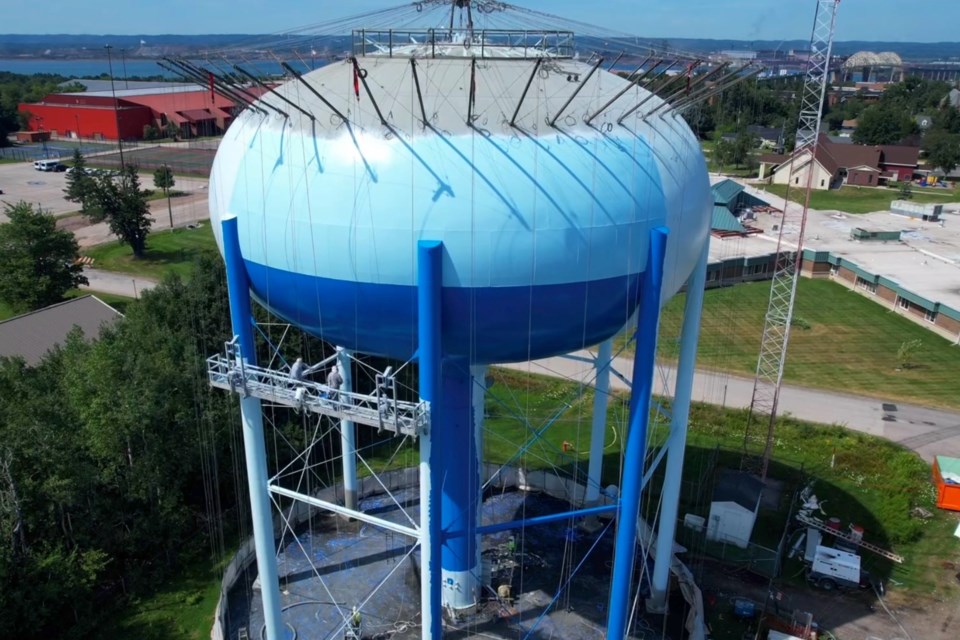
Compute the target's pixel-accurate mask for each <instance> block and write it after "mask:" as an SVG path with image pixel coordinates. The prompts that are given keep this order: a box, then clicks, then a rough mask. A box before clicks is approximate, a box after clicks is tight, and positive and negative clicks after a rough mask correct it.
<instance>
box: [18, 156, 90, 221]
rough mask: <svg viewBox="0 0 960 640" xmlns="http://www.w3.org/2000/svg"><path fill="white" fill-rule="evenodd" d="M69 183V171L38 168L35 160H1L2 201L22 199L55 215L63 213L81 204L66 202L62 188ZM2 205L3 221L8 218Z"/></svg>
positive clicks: (73, 209)
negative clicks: (34, 164)
mask: <svg viewBox="0 0 960 640" xmlns="http://www.w3.org/2000/svg"><path fill="white" fill-rule="evenodd" d="M66 185H67V174H66V173H63V172H59V173H57V172H54V171H37V170H36V169H34V168H33V162H14V163H10V164H0V190H2V191H3V195H0V202H2V203H4V204H16V203H17V202H20V201H21V200H24V201H26V202H29V203H31V204H33V205H34V206H36V205H38V204H39V205H40V206H41V207H42V208H43V210H44V211H49V212H50V213H52V214H53V215H55V216H56V215H61V214H64V213H69V212H70V211H76V210H77V209H79V208H80V206H79V205H78V204H76V203H75V202H67V201H66V200H64V198H63V190H64V188H65V187H66ZM5 208H6V207H0V222H6V221H7V217H6V216H5V215H4V214H3V211H2V209H5Z"/></svg>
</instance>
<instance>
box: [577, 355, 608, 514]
mask: <svg viewBox="0 0 960 640" xmlns="http://www.w3.org/2000/svg"><path fill="white" fill-rule="evenodd" d="M612 356H613V339H612V338H609V339H607V340H604V341H603V342H601V343H600V348H599V349H598V350H597V360H596V363H595V365H594V367H595V368H596V370H597V379H596V380H595V381H594V384H593V424H592V425H591V426H590V462H589V464H588V465H587V490H586V494H585V495H584V498H583V502H584V504H585V505H587V506H589V505H592V504H594V503H596V502H597V500H599V499H600V480H601V478H600V473H601V471H602V470H603V440H604V435H605V434H606V431H607V401H608V400H609V399H610V359H611V357H612Z"/></svg>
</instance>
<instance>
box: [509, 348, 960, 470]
mask: <svg viewBox="0 0 960 640" xmlns="http://www.w3.org/2000/svg"><path fill="white" fill-rule="evenodd" d="M574 355H575V356H578V357H583V356H588V357H589V356H590V354H589V353H588V352H586V351H584V352H580V353H578V354H574ZM506 366H507V367H508V368H511V369H517V370H521V371H529V372H530V373H539V374H543V375H551V376H556V377H563V378H567V379H570V380H573V381H577V382H592V380H593V376H594V373H593V367H592V366H591V365H589V364H587V363H585V362H582V361H580V360H575V359H571V358H567V357H554V358H545V359H543V360H535V361H533V362H521V363H517V364H510V365H506ZM613 366H614V369H615V370H616V371H618V372H619V373H621V374H623V375H624V376H626V377H627V378H628V379H629V378H630V376H631V373H632V371H633V361H632V360H630V359H628V358H616V359H615V360H614V365H613ZM675 373H676V372H675V370H674V369H673V368H672V367H666V366H659V367H658V370H657V381H656V384H655V386H654V390H655V391H656V392H657V393H664V392H666V393H669V394H670V395H672V389H673V385H674V380H675V377H674V376H675ZM610 385H611V387H612V388H614V389H621V390H626V389H628V388H629V387H628V386H627V384H626V383H625V382H623V380H621V379H619V378H617V377H616V376H611V378H610ZM752 395H753V380H752V379H749V378H742V377H739V376H733V375H728V374H718V373H711V372H709V371H697V373H696V375H695V376H694V381H693V399H694V400H695V401H698V402H706V403H710V404H719V405H724V406H729V407H738V408H746V407H749V406H750V399H751V397H752ZM780 414H781V415H785V414H790V415H792V416H794V417H796V418H799V419H801V420H809V421H811V422H820V423H824V424H839V425H842V426H845V427H847V428H848V429H853V430H854V431H861V432H863V433H869V434H871V435H875V436H880V437H883V438H886V439H888V440H892V441H893V442H897V443H900V444H902V445H903V446H905V447H907V448H909V449H912V450H914V451H916V452H917V453H918V454H920V456H921V457H922V458H923V459H924V460H926V461H927V462H932V461H933V457H934V456H935V455H946V456H954V457H960V413H957V412H952V411H942V410H937V409H928V408H926V407H921V406H917V405H910V404H904V403H900V402H896V401H885V400H882V399H877V398H868V397H864V396H855V395H849V394H844V393H836V392H831V391H824V390H820V389H811V388H808V387H798V386H793V385H784V386H783V388H782V390H781V392H780Z"/></svg>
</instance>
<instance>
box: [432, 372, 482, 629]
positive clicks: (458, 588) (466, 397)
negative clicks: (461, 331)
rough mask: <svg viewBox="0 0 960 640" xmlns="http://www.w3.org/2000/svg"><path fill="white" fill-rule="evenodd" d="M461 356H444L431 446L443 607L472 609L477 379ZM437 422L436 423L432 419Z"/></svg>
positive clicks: (476, 583)
mask: <svg viewBox="0 0 960 640" xmlns="http://www.w3.org/2000/svg"><path fill="white" fill-rule="evenodd" d="M478 369H479V370H481V371H482V368H479V367H471V366H470V365H469V364H468V363H467V361H466V359H464V358H444V360H443V376H442V381H441V383H440V384H441V389H442V391H441V394H442V398H443V410H442V411H443V422H442V423H441V424H440V425H439V432H438V431H437V429H435V430H434V434H433V444H434V446H435V447H437V448H438V449H439V450H440V451H441V452H442V457H441V460H440V464H441V465H442V472H441V473H442V474H443V475H442V485H441V487H440V495H441V506H440V528H441V529H442V530H443V534H442V535H443V545H442V549H441V566H442V567H443V578H442V579H443V607H444V609H448V610H451V611H454V612H472V610H473V609H474V607H475V606H476V604H477V601H478V598H479V596H480V580H479V578H480V566H479V559H480V557H479V551H478V548H477V547H478V545H477V508H478V504H477V503H478V501H479V492H480V466H479V455H478V451H477V442H478V440H477V430H478V429H479V426H480V425H479V424H477V422H476V418H475V416H476V413H477V407H476V398H477V397H478V394H479V393H480V392H481V391H482V388H481V385H482V384H483V380H482V378H481V379H480V380H477V379H475V378H474V372H475V370H478ZM434 424H436V423H434Z"/></svg>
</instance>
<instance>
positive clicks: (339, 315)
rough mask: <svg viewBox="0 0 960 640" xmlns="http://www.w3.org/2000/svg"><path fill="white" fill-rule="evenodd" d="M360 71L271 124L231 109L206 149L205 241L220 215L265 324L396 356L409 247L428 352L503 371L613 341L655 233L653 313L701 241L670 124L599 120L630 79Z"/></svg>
mask: <svg viewBox="0 0 960 640" xmlns="http://www.w3.org/2000/svg"><path fill="white" fill-rule="evenodd" d="M358 66H359V73H358V72H357V70H356V68H355V67H354V65H353V63H352V62H351V61H349V60H347V61H343V62H337V63H334V64H331V65H329V66H326V67H323V68H320V69H318V70H315V71H313V72H310V73H307V74H305V75H304V76H303V77H302V78H301V79H293V80H291V81H288V82H286V83H285V84H283V85H281V86H279V87H277V89H276V90H277V91H278V92H279V93H280V94H281V95H283V96H284V97H285V98H286V99H287V100H289V101H290V102H291V103H293V104H294V105H297V107H296V108H295V107H293V106H291V105H290V104H288V103H286V102H284V101H282V100H280V98H279V97H278V96H276V95H272V94H269V93H268V94H265V95H264V96H263V97H262V100H263V101H265V102H267V103H269V105H272V107H275V108H276V110H279V111H283V112H286V115H281V114H279V113H277V112H276V111H274V110H272V109H271V108H268V107H265V108H264V110H265V111H267V114H263V113H260V112H258V111H256V110H253V109H247V110H246V111H244V112H243V113H242V114H241V115H240V116H238V117H237V119H236V121H235V122H234V123H233V124H232V125H231V126H230V128H229V130H228V131H227V133H226V135H225V136H224V139H223V141H222V143H221V144H220V147H219V150H218V152H217V156H216V160H215V162H214V165H213V170H212V174H211V182H210V214H211V220H212V222H213V225H214V229H215V231H216V232H217V233H218V234H219V221H220V220H221V219H223V218H224V217H226V216H236V217H237V219H238V228H239V234H240V247H241V253H242V256H243V259H244V263H245V266H246V268H247V271H248V275H249V278H250V282H251V288H252V292H253V294H254V296H255V297H256V298H257V299H258V300H259V301H260V302H261V303H263V304H264V305H266V306H267V307H268V308H269V309H270V310H271V311H272V312H274V313H275V314H277V315H278V316H280V317H282V318H284V319H286V320H287V321H289V322H291V323H294V324H296V325H299V326H301V327H303V328H305V329H306V330H307V331H309V332H311V333H313V334H315V335H317V336H319V337H321V338H323V339H325V340H328V341H330V342H333V343H336V344H338V345H341V346H344V347H346V348H348V349H352V350H357V351H361V352H366V353H375V354H381V355H385V356H390V357H395V358H399V359H406V358H409V357H411V356H412V354H413V353H414V352H415V350H416V346H417V344H416V335H417V331H416V316H417V305H416V295H417V293H416V280H417V265H416V256H417V253H416V247H417V242H418V240H421V239H425V240H439V241H442V242H443V246H444V261H443V284H444V290H443V300H442V314H443V322H442V324H443V337H442V339H443V349H444V352H445V353H447V354H448V355H454V356H465V357H469V358H470V360H471V361H473V362H475V363H493V362H510V361H522V360H527V359H529V358H539V357H546V356H549V355H555V354H559V353H566V352H569V351H572V350H575V349H578V348H582V347H585V346H589V345H592V344H596V343H597V342H599V341H601V340H603V339H605V338H608V337H610V336H611V335H613V334H614V333H616V332H617V331H618V330H619V329H621V327H622V326H623V325H624V323H625V321H627V319H628V318H629V317H630V316H631V315H632V313H633V312H634V311H635V310H636V307H637V305H638V304H639V282H640V274H641V273H642V272H643V270H644V268H645V264H646V259H647V245H648V235H649V231H650V229H651V228H652V227H655V226H659V225H665V226H666V227H668V228H669V230H670V235H669V242H668V250H667V256H666V265H665V279H664V286H663V296H662V301H665V300H666V299H668V298H669V297H670V296H672V295H673V294H674V293H676V292H677V290H678V289H679V288H680V287H681V286H682V285H683V283H684V282H685V280H686V278H687V277H688V275H689V274H690V272H691V271H692V269H693V266H694V264H695V263H696V260H697V257H698V256H699V254H700V251H701V249H702V247H703V245H704V243H705V242H707V240H708V234H709V216H710V212H711V200H710V191H709V181H708V178H707V172H706V166H705V163H704V160H703V156H702V154H701V151H700V146H699V144H698V141H697V139H696V137H695V136H694V135H693V133H692V132H691V131H690V130H689V128H688V127H687V125H686V124H685V122H684V121H683V119H682V118H680V117H679V116H675V115H674V114H673V113H671V112H670V111H669V110H666V109H665V110H662V111H661V112H658V113H656V114H653V115H651V116H649V117H646V118H642V117H641V114H644V113H645V112H647V111H649V110H651V109H653V108H654V107H656V106H657V105H659V104H660V99H659V98H657V97H651V98H650V99H649V100H647V97H648V96H649V94H648V93H647V92H646V91H645V90H644V89H642V88H640V87H637V86H634V87H632V88H630V89H628V90H627V91H626V92H625V93H624V94H623V95H622V96H621V97H620V98H618V99H617V100H616V101H614V102H613V104H611V105H610V106H608V107H606V108H605V109H602V108H603V107H604V105H605V104H606V103H607V102H609V100H610V99H611V98H613V97H614V96H616V95H617V93H619V92H620V91H621V90H622V89H624V88H625V87H626V86H627V81H626V80H624V79H622V78H620V77H619V76H616V75H614V74H610V73H607V72H605V71H603V70H600V69H598V70H596V71H595V72H594V73H592V74H591V69H592V68H593V65H592V64H586V63H584V62H580V61H576V60H572V59H544V60H543V61H542V63H541V64H537V63H536V61H535V60H530V59H479V60H476V61H474V60H471V59H470V58H467V57H463V58H458V59H439V58H438V59H430V58H427V59H418V60H416V61H415V62H411V59H409V58H401V57H375V56H368V57H361V58H360V59H359V63H358ZM364 82H365V83H366V86H364ZM528 83H529V86H528ZM581 85H582V88H581V89H580V90H579V92H578V87H581ZM574 94H576V95H575V97H574V98H573V99H572V100H570V98H571V96H574ZM321 98H322V99H321ZM645 100H646V102H645V104H644V106H643V107H642V108H641V109H639V110H638V111H637V112H636V113H635V114H633V115H630V116H628V117H626V118H625V119H624V120H623V123H622V124H620V123H618V119H619V118H620V117H621V116H622V115H623V114H624V113H626V112H627V111H628V110H629V109H630V108H631V107H633V106H635V105H637V104H638V103H640V102H641V101H645ZM324 101H326V103H325V102H324ZM568 101H569V102H568ZM327 103H329V104H327ZM331 107H333V108H335V110H334V109H333V108H331ZM601 109H602V110H601ZM378 110H379V114H378V113H377V111H378ZM598 111H599V114H598V115H596V116H595V117H594V118H593V119H592V121H591V122H590V123H587V122H586V120H587V119H588V117H590V116H591V115H593V114H595V113H596V112H598ZM337 112H339V114H338V113H337ZM306 114H310V116H308V115H306ZM514 114H516V116H515V117H514ZM311 116H312V117H311ZM558 116H559V117H558ZM381 118H382V119H381ZM511 122H512V124H511ZM218 240H219V235H218ZM662 301H661V302H662Z"/></svg>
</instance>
